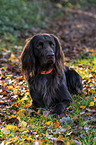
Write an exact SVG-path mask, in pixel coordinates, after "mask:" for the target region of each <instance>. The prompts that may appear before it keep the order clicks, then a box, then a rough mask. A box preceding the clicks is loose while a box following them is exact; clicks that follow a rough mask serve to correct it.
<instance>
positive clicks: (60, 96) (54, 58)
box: [21, 34, 82, 114]
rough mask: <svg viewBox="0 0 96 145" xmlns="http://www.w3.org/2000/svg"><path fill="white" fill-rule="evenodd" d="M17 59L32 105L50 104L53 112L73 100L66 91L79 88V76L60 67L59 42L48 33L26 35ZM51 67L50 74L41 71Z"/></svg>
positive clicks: (77, 91) (67, 68)
mask: <svg viewBox="0 0 96 145" xmlns="http://www.w3.org/2000/svg"><path fill="white" fill-rule="evenodd" d="M21 62H22V72H23V74H24V76H25V78H26V80H27V82H28V86H29V90H30V95H31V98H32V100H33V107H34V108H40V107H50V106H53V107H54V108H55V109H54V111H53V113H57V114H61V113H63V112H64V110H65V108H66V107H67V106H69V105H70V103H71V102H74V101H73V98H72V96H71V95H70V92H75V93H80V90H82V78H81V76H80V75H79V74H78V73H77V72H76V71H75V70H72V69H69V67H67V66H65V67H64V54H63V52H62V48H61V44H60V42H59V39H58V38H57V37H56V36H54V35H52V34H37V35H35V36H33V37H32V38H30V39H29V40H28V41H27V43H26V45H25V47H24V49H23V51H22V54H21ZM51 68H53V71H52V72H51V73H50V74H41V72H42V71H48V70H50V69H51ZM65 75H66V76H65ZM71 78H72V79H71ZM77 84H78V85H77ZM79 87H80V88H79ZM69 91H70V92H69Z"/></svg>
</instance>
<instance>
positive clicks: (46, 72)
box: [41, 68, 53, 75]
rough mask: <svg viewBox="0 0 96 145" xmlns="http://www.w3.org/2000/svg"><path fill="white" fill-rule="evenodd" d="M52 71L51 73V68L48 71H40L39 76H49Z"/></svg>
mask: <svg viewBox="0 0 96 145" xmlns="http://www.w3.org/2000/svg"><path fill="white" fill-rule="evenodd" d="M52 71H53V68H51V69H50V70H48V71H41V74H42V75H45V74H50V73H51V72H52Z"/></svg>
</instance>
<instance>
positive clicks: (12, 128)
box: [6, 125, 18, 130]
mask: <svg viewBox="0 0 96 145" xmlns="http://www.w3.org/2000/svg"><path fill="white" fill-rule="evenodd" d="M6 127H7V129H10V130H18V127H17V126H14V125H7V126H6Z"/></svg>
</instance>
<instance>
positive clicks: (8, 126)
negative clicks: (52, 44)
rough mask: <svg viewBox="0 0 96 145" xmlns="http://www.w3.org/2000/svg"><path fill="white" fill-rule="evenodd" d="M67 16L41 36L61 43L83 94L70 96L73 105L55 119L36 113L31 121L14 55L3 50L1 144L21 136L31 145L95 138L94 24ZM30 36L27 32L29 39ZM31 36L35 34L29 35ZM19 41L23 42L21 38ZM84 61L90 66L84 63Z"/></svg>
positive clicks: (0, 66) (26, 92)
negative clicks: (51, 37)
mask: <svg viewBox="0 0 96 145" xmlns="http://www.w3.org/2000/svg"><path fill="white" fill-rule="evenodd" d="M67 15H68V17H66V18H65V17H64V18H63V17H58V18H55V19H54V23H51V22H50V25H49V27H48V28H47V30H46V29H42V32H43V31H47V32H48V33H52V32H53V33H54V34H56V35H57V36H58V37H59V38H60V39H61V44H62V48H63V51H64V54H65V56H66V57H65V60H66V62H65V64H68V65H70V64H71V65H72V67H73V68H75V69H76V70H77V72H78V73H79V74H80V75H81V76H82V78H83V93H82V94H81V96H76V95H74V99H75V102H76V105H73V106H70V107H69V108H68V109H67V110H66V111H65V113H64V116H58V117H56V118H55V117H52V116H50V113H49V110H44V111H43V112H42V110H39V112H38V113H37V114H35V117H34V118H33V117H32V116H31V113H32V112H34V111H32V110H31V109H29V106H30V105H31V103H30V94H29V90H28V86H27V84H26V82H25V81H24V79H23V77H22V74H21V70H20V67H21V66H20V58H19V55H18V52H11V51H9V50H8V51H6V48H3V49H2V53H1V58H0V63H1V64H0V74H1V76H0V84H1V89H0V126H1V127H0V129H1V132H2V138H0V140H1V142H3V141H4V143H8V142H9V143H14V142H19V137H20V136H21V135H22V136H23V138H24V141H25V142H34V143H35V144H36V140H37V144H40V143H43V142H44V143H47V141H48V139H49V142H50V144H51V143H52V144H53V142H54V140H55V142H56V144H57V145H59V144H64V143H65V142H66V144H70V142H71V143H76V144H81V141H80V140H83V138H84V137H86V138H87V137H88V135H89V134H90V132H93V133H95V134H96V53H95V49H96V43H95V42H96V36H95V28H96V25H95V21H96V20H95V18H93V17H92V18H91V17H88V18H86V17H85V15H83V16H82V15H81V14H78V13H75V12H73V11H72V13H69V14H67ZM78 17H79V19H78ZM85 18H86V19H85ZM73 19H74V22H73ZM89 20H90V21H89ZM54 28H56V29H54ZM30 33H31V30H30V32H29V36H30ZM35 33H37V31H34V32H33V33H32V34H35ZM21 39H22V40H23V38H22V37H21ZM20 47H21V46H20ZM77 58H79V59H77ZM84 58H85V59H84ZM83 59H84V60H83ZM88 59H90V63H89V61H88V62H87V60H88ZM74 66H75V67H74ZM41 112H42V113H43V115H42V113H41ZM37 115H38V116H37ZM31 117H32V118H31ZM54 118H55V119H54ZM12 131H13V132H14V131H15V132H14V133H15V134H14V133H12V135H11V137H9V139H7V134H8V135H9V134H11V132H12ZM5 134H6V136H4V135H5ZM13 134H14V135H13ZM15 135H16V138H15ZM12 136H13V137H12ZM20 138H22V137H20ZM94 140H95V139H94ZM21 142H22V141H21Z"/></svg>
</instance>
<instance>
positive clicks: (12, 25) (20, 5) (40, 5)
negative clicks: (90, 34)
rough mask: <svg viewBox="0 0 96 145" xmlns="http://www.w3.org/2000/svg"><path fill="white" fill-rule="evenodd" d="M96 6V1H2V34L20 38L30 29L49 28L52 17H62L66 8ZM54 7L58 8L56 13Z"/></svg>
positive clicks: (0, 30)
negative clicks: (19, 35)
mask: <svg viewBox="0 0 96 145" xmlns="http://www.w3.org/2000/svg"><path fill="white" fill-rule="evenodd" d="M94 4H96V0H44V1H43V0H0V34H1V35H2V34H3V35H4V34H6V33H11V34H12V35H15V36H18V34H19V33H23V32H24V31H25V30H29V29H30V28H31V29H34V28H36V27H41V28H43V27H47V26H48V22H49V19H50V17H58V16H59V15H62V13H64V12H65V11H66V7H77V8H79V9H81V8H82V7H85V5H94ZM52 7H55V8H56V10H55V12H54V13H51V11H50V10H51V8H52ZM87 8H88V10H89V7H87Z"/></svg>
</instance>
